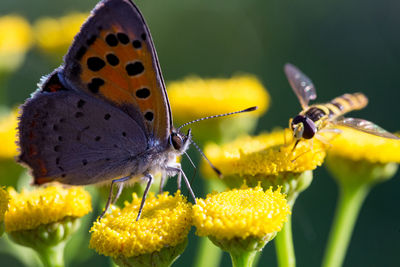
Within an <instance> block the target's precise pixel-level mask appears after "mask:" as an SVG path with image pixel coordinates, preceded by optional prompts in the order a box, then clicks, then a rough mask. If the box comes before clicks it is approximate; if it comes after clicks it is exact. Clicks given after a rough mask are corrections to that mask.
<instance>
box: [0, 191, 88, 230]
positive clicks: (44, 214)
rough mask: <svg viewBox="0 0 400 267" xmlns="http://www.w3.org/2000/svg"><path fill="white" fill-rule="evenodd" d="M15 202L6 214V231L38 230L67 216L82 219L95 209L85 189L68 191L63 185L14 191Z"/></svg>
mask: <svg viewBox="0 0 400 267" xmlns="http://www.w3.org/2000/svg"><path fill="white" fill-rule="evenodd" d="M9 193H10V195H11V200H10V203H9V209H8V211H7V213H6V215H5V223H6V231H7V232H12V231H21V230H30V229H34V228H37V227H38V226H40V225H42V224H50V223H53V222H58V221H61V220H63V219H64V218H66V217H75V218H77V217H82V216H84V215H86V214H87V213H88V212H90V211H91V210H92V205H91V197H90V194H89V193H88V192H87V191H85V190H84V189H83V188H82V187H68V188H64V187H63V186H61V185H59V184H54V185H51V186H48V187H41V188H37V189H36V190H33V191H26V190H23V191H22V192H21V193H17V192H16V191H15V190H14V189H10V190H9Z"/></svg>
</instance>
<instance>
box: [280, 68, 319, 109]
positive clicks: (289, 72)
mask: <svg viewBox="0 0 400 267" xmlns="http://www.w3.org/2000/svg"><path fill="white" fill-rule="evenodd" d="M284 70H285V74H286V77H287V79H288V80H289V83H290V86H291V87H292V89H293V91H294V93H295V94H296V95H297V98H298V99H299V101H300V104H301V107H302V108H303V109H306V108H307V107H308V102H309V101H310V100H314V99H316V98H317V93H316V91H315V87H314V84H313V83H312V81H311V80H310V78H308V77H307V76H306V75H305V74H304V73H302V72H301V71H300V70H299V69H298V68H297V67H295V66H294V65H292V64H290V63H287V64H285V68H284Z"/></svg>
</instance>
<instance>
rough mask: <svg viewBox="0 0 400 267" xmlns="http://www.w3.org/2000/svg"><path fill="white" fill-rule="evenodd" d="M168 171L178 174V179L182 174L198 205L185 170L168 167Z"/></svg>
mask: <svg viewBox="0 0 400 267" xmlns="http://www.w3.org/2000/svg"><path fill="white" fill-rule="evenodd" d="M167 171H168V172H175V173H178V177H179V174H181V175H182V176H183V180H184V181H185V184H186V187H187V188H188V190H189V192H190V195H191V196H192V198H193V200H194V203H196V196H195V195H194V193H193V190H192V187H191V186H190V183H189V180H188V178H187V177H186V174H185V173H184V172H183V170H182V169H181V168H180V167H168V168H167Z"/></svg>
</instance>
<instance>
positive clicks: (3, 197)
mask: <svg viewBox="0 0 400 267" xmlns="http://www.w3.org/2000/svg"><path fill="white" fill-rule="evenodd" d="M9 201H10V195H9V194H8V192H7V191H6V190H4V189H3V188H1V187H0V223H1V222H3V221H4V214H5V213H6V211H7V210H8V202H9Z"/></svg>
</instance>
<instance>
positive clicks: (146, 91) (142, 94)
mask: <svg viewBox="0 0 400 267" xmlns="http://www.w3.org/2000/svg"><path fill="white" fill-rule="evenodd" d="M136 96H137V97H138V98H141V99H146V98H148V97H149V96H150V90H149V89H147V88H141V89H138V90H137V91H136Z"/></svg>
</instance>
